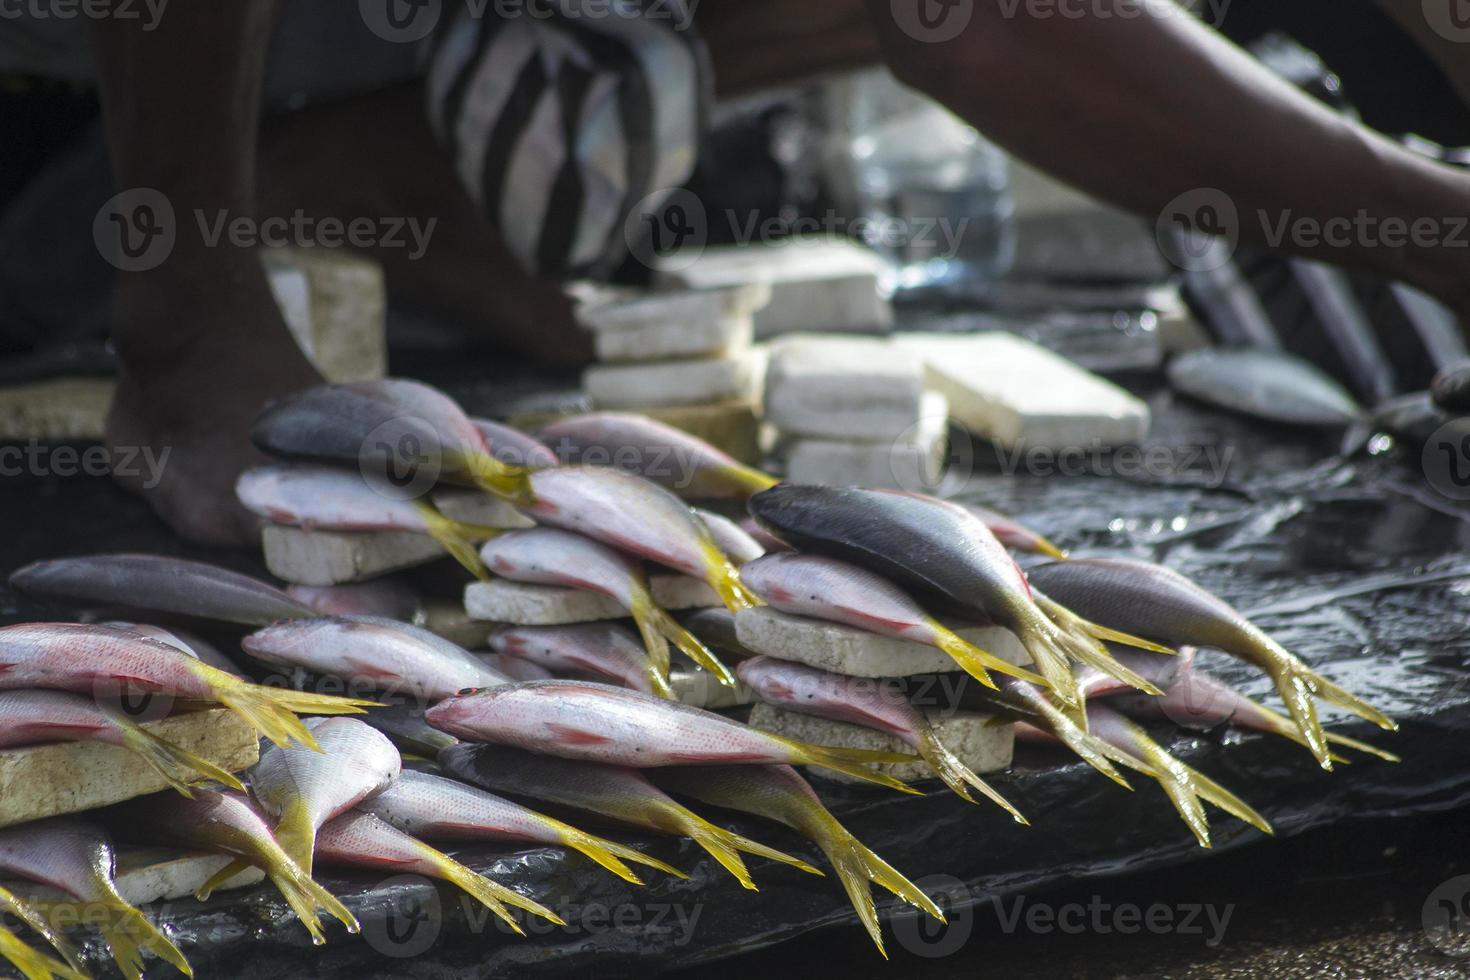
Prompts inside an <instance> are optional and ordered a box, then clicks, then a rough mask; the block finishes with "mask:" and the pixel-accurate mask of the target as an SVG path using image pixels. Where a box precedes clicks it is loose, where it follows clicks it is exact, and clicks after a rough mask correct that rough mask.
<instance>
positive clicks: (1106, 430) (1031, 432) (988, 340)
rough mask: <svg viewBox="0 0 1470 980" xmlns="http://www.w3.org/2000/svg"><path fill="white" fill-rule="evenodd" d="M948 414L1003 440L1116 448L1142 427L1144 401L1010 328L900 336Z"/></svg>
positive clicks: (1137, 436)
mask: <svg viewBox="0 0 1470 980" xmlns="http://www.w3.org/2000/svg"><path fill="white" fill-rule="evenodd" d="M894 341H895V343H898V344H901V345H903V346H905V347H908V348H909V349H910V350H912V351H914V352H915V353H916V354H918V355H919V357H920V358H921V359H922V360H923V361H924V368H925V376H926V380H927V384H928V385H929V386H930V387H931V388H934V389H935V390H937V391H940V392H943V393H944V395H945V396H946V397H947V398H948V399H949V414H950V417H951V418H953V419H954V420H955V421H957V422H959V423H960V424H962V425H964V426H965V427H967V428H968V429H969V430H970V431H972V432H974V433H976V434H978V435H982V436H985V437H987V438H989V439H991V440H994V441H995V442H997V443H1000V444H1001V445H1003V446H1007V447H1015V446H1025V447H1045V448H1051V449H1063V448H1067V447H1076V446H1082V447H1087V446H1094V445H1098V446H1115V445H1121V444H1124V443H1129V442H1136V441H1138V440H1139V439H1141V438H1143V437H1144V436H1145V435H1146V434H1147V433H1148V426H1149V411H1148V406H1147V405H1145V404H1144V403H1143V402H1142V401H1140V400H1138V399H1137V398H1134V397H1133V396H1132V395H1130V394H1129V393H1128V392H1126V391H1124V390H1123V389H1122V388H1119V387H1118V386H1117V385H1115V384H1113V383H1111V382H1109V381H1105V380H1104V379H1102V378H1100V377H1098V376H1097V375H1095V374H1093V373H1091V372H1090V371H1086V370H1083V369H1082V368H1080V367H1078V366H1077V365H1075V364H1073V363H1072V362H1071V361H1068V360H1067V359H1066V358H1064V357H1060V356H1058V355H1056V354H1053V353H1052V352H1051V351H1049V350H1047V349H1046V348H1044V347H1040V346H1038V345H1036V344H1033V343H1031V342H1029V341H1026V340H1022V339H1021V338H1020V337H1017V336H1015V335H1013V334H1008V333H998V332H992V333H978V334H968V335H964V336H956V335H952V334H904V335H902V336H899V337H896V338H894Z"/></svg>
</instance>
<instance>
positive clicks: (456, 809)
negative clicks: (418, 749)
mask: <svg viewBox="0 0 1470 980" xmlns="http://www.w3.org/2000/svg"><path fill="white" fill-rule="evenodd" d="M358 809H360V810H362V811H363V812H365V813H371V814H372V815H373V816H375V817H377V818H378V819H380V820H384V821H386V822H387V823H390V824H392V825H393V826H394V827H397V828H398V829H399V830H401V831H403V832H404V833H405V834H410V835H412V836H413V837H417V838H420V839H422V840H444V841H487V840H489V841H530V842H533V843H538V844H556V845H558V846H561V847H569V848H571V849H572V850H575V851H577V852H578V853H580V854H583V855H586V856H587V857H588V858H591V859H592V860H593V861H595V862H597V863H598V864H600V865H602V867H604V868H606V869H607V870H609V871H611V872H612V873H613V874H615V875H617V876H618V877H619V878H622V879H623V880H624V881H629V882H632V883H633V884H635V885H641V884H643V882H642V881H640V880H639V878H638V876H637V875H635V874H634V873H633V872H632V871H631V870H630V869H629V868H628V866H627V865H626V864H625V863H624V862H625V861H632V862H633V863H635V864H644V865H647V866H648V867H650V868H656V869H657V870H659V871H662V872H664V873H665V874H671V875H673V876H674V877H676V878H687V877H688V875H686V874H684V873H683V872H682V871H680V870H679V869H678V868H675V867H673V866H672V865H668V864H665V863H664V862H662V861H659V860H658V859H656V858H651V857H649V856H648V855H646V854H644V853H643V852H641V851H636V850H634V849H633V848H631V847H624V846H623V845H622V844H618V843H615V842H613V841H610V840H604V839H603V838H601V837H597V836H594V835H592V834H588V833H584V832H583V831H581V830H578V829H577V828H576V827H573V826H571V825H570V824H566V823H563V822H562V821H560V820H555V819H553V818H551V817H548V816H546V815H545V814H542V813H537V812H536V811H535V810H532V809H529V808H528V807H524V806H522V805H521V804H519V803H512V802H511V801H510V800H507V799H505V798H503V797H500V796H496V795H495V794H494V793H489V792H486V791H485V790H483V789H480V788H479V787H476V786H470V785H469V784H467V783H462V782H460V781H458V780H456V779H446V778H444V777H443V776H435V775H431V774H430V773H426V772H415V771H414V770H412V769H409V770H406V771H405V772H404V773H403V774H402V775H401V776H399V777H398V779H396V780H394V781H393V784H392V785H391V786H389V787H388V788H387V789H386V790H384V791H383V792H382V793H380V794H379V795H377V796H375V797H373V798H372V799H370V800H365V801H364V802H363V803H362V804H361V805H359V807H358Z"/></svg>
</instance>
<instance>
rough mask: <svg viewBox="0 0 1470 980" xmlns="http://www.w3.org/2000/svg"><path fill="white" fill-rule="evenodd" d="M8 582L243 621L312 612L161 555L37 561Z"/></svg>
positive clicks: (76, 599) (36, 590) (228, 575)
mask: <svg viewBox="0 0 1470 980" xmlns="http://www.w3.org/2000/svg"><path fill="white" fill-rule="evenodd" d="M10 587H11V588H12V589H14V590H15V591H17V592H20V593H23V594H25V595H29V596H35V597H36V598H38V599H56V600H60V601H62V602H68V603H72V604H81V603H86V604H92V605H107V606H124V607H127V608H129V609H142V610H148V611H150V612H160V613H174V614H176V615H180V616H193V617H196V618H198V619H209V620H216V621H219V622H225V623H239V624H240V625H242V626H264V625H266V624H267V623H274V622H276V621H277V620H281V619H296V618H299V617H303V616H310V615H312V612H311V610H310V609H308V608H307V607H306V606H304V605H302V604H301V603H299V602H297V601H296V600H295V599H292V598H291V597H290V596H288V595H286V593H284V592H282V591H281V590H280V589H278V588H276V587H275V586H273V585H267V584H266V583H265V582H262V581H260V580H259V579H253V578H251V577H250V576H248V575H241V574H240V573H238V572H232V571H229V570H227V569H224V568H217V567H215V566H213V565H206V564H204V563H202V562H197V561H185V560H184V559H182V558H169V557H167V556H166V555H138V554H112V555H88V556H86V557H84V558H58V559H55V560H53V561H38V562H35V563H34V564H31V565H26V566H25V567H24V568H20V569H17V570H16V571H14V572H12V573H11V575H10Z"/></svg>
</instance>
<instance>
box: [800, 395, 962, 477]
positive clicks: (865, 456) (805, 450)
mask: <svg viewBox="0 0 1470 980" xmlns="http://www.w3.org/2000/svg"><path fill="white" fill-rule="evenodd" d="M948 440H949V419H948V417H947V412H946V406H945V399H944V396H943V395H941V394H939V393H937V392H928V393H926V394H925V396H924V408H923V409H922V410H921V415H920V418H919V419H918V420H917V421H916V422H915V423H913V424H912V425H910V427H909V429H908V431H907V432H906V433H905V434H904V435H902V436H900V437H899V438H896V439H893V440H891V441H888V442H854V441H842V440H836V439H805V438H801V439H789V440H784V441H783V442H782V443H780V445H779V447H778V453H779V454H780V455H781V456H783V457H784V459H785V466H786V478H787V479H788V480H790V481H791V482H793V483H808V484H816V485H818V486H829V487H891V488H896V489H901V490H917V491H930V490H932V489H933V488H935V487H937V486H938V485H939V482H940V480H941V479H942V478H943V476H944V461H945V458H946V456H947V450H948V446H949V441H948Z"/></svg>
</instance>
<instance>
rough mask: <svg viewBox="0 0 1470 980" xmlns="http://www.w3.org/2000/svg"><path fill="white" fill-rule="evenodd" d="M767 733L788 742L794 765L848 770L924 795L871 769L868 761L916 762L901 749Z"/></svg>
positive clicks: (893, 787) (879, 762)
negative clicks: (844, 746)
mask: <svg viewBox="0 0 1470 980" xmlns="http://www.w3.org/2000/svg"><path fill="white" fill-rule="evenodd" d="M766 734H767V736H768V737H769V738H773V739H775V740H776V741H778V742H780V743H781V744H782V745H785V746H787V747H788V748H790V749H791V750H792V752H793V757H792V760H791V762H792V764H793V765H798V766H821V767H822V768H824V769H831V770H833V771H834V772H840V773H845V774H847V775H849V776H856V777H857V778H858V779H863V780H866V781H868V782H870V783H877V784H878V785H879V786H887V787H888V788H889V789H896V790H898V791H899V792H900V793H912V794H914V795H915V796H920V795H922V794H921V793H920V792H919V791H918V790H916V789H914V788H913V787H912V786H910V785H908V784H907V783H905V782H903V781H902V780H900V779H895V778H894V777H892V776H890V775H888V774H887V773H885V772H879V771H878V770H876V769H869V768H868V764H870V763H871V764H875V765H882V764H890V763H899V762H913V761H914V756H911V755H905V754H903V753H901V752H877V751H873V750H870V749H839V748H832V747H829V746H826V745H813V744H811V743H810V742H803V741H800V740H799V739H794V738H786V737H784V736H781V735H771V734H769V733H766Z"/></svg>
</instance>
